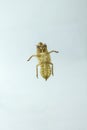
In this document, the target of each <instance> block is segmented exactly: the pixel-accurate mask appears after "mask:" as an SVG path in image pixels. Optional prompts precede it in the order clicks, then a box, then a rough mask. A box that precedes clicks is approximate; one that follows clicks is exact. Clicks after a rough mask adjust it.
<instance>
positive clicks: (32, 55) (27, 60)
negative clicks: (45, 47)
mask: <svg viewBox="0 0 87 130" xmlns="http://www.w3.org/2000/svg"><path fill="white" fill-rule="evenodd" d="M37 56H38V55H32V56H30V57H29V58H28V60H27V61H29V60H30V59H31V58H32V57H37Z"/></svg>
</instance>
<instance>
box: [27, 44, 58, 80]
mask: <svg viewBox="0 0 87 130" xmlns="http://www.w3.org/2000/svg"><path fill="white" fill-rule="evenodd" d="M36 48H37V53H36V55H32V56H31V57H29V58H28V60H27V61H29V60H30V59H31V58H32V57H37V58H38V61H39V63H38V64H37V65H36V77H37V78H38V67H39V66H40V74H41V76H42V77H43V78H44V79H45V80H47V79H48V78H49V77H50V75H51V74H52V75H53V63H52V62H51V57H50V53H52V52H55V53H58V51H55V50H52V51H48V50H47V45H46V44H44V43H42V42H39V43H38V44H37V46H36Z"/></svg>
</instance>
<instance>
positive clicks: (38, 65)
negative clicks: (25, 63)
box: [36, 64, 41, 78]
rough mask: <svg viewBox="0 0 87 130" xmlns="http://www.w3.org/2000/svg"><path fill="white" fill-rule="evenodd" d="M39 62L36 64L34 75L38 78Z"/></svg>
mask: <svg viewBox="0 0 87 130" xmlns="http://www.w3.org/2000/svg"><path fill="white" fill-rule="evenodd" d="M40 65H41V64H37V65H36V77H37V78H38V66H40Z"/></svg>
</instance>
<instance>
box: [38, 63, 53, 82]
mask: <svg viewBox="0 0 87 130" xmlns="http://www.w3.org/2000/svg"><path fill="white" fill-rule="evenodd" d="M40 74H41V76H42V77H43V78H44V79H46V80H47V79H48V78H49V77H50V75H51V67H50V65H49V64H47V63H44V64H42V65H41V68H40Z"/></svg>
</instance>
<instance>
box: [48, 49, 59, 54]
mask: <svg viewBox="0 0 87 130" xmlns="http://www.w3.org/2000/svg"><path fill="white" fill-rule="evenodd" d="M52 52H55V53H59V51H55V50H52V51H49V52H48V53H49V54H50V53H52Z"/></svg>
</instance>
